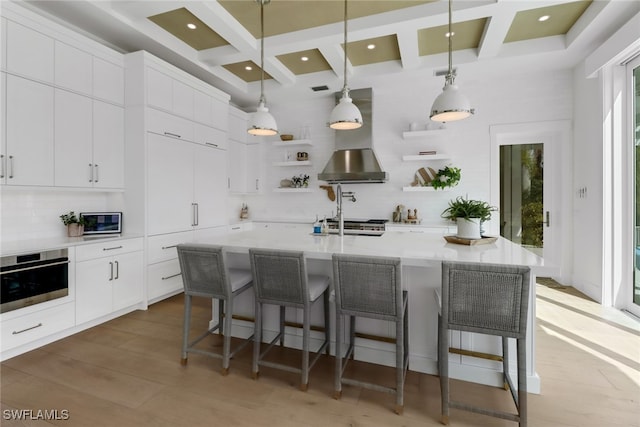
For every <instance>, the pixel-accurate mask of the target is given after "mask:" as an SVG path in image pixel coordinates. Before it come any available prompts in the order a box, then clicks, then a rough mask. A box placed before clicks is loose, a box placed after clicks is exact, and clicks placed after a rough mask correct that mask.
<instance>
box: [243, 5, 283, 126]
mask: <svg viewBox="0 0 640 427" xmlns="http://www.w3.org/2000/svg"><path fill="white" fill-rule="evenodd" d="M256 1H257V2H258V3H260V101H259V102H258V108H257V109H256V112H255V113H253V114H252V115H251V119H249V127H248V128H247V132H249V134H251V135H257V136H270V135H275V134H277V133H278V125H277V124H276V119H274V118H273V116H272V115H271V113H269V109H268V108H267V106H266V105H267V99H266V98H265V96H264V5H265V4H267V3H269V1H270V0H256Z"/></svg>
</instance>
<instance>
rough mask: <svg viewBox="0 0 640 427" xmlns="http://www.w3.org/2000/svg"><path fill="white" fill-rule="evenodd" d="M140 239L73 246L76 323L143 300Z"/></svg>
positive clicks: (105, 314)
mask: <svg viewBox="0 0 640 427" xmlns="http://www.w3.org/2000/svg"><path fill="white" fill-rule="evenodd" d="M142 262H143V260H142V239H126V240H118V241H113V240H112V241H109V242H105V243H96V244H91V245H86V246H79V247H77V248H76V324H81V323H85V322H88V321H91V320H94V319H97V318H100V317H103V316H107V315H109V314H111V313H113V312H115V311H118V310H121V309H124V308H127V307H133V306H135V305H136V304H139V303H141V302H142V300H143V270H142V269H143V264H142Z"/></svg>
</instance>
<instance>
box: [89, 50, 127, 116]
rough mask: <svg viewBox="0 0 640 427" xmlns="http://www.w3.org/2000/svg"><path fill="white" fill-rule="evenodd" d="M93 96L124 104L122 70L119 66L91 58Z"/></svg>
mask: <svg viewBox="0 0 640 427" xmlns="http://www.w3.org/2000/svg"><path fill="white" fill-rule="evenodd" d="M93 96H94V97H95V98H98V99H101V100H104V101H110V102H113V103H116V104H118V105H123V104H124V69H123V67H122V66H121V65H116V64H114V63H112V62H109V61H105V60H104V59H101V58H98V57H96V56H94V57H93Z"/></svg>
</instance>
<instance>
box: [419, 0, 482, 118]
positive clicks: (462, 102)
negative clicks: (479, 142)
mask: <svg viewBox="0 0 640 427" xmlns="http://www.w3.org/2000/svg"><path fill="white" fill-rule="evenodd" d="M448 36H449V70H448V71H447V75H446V76H445V82H444V88H442V93H441V94H440V95H438V97H437V98H436V100H435V101H433V106H432V107H431V114H430V115H429V117H430V118H431V120H433V121H436V122H453V121H456V120H462V119H466V118H467V117H469V116H471V115H472V114H473V113H474V110H473V108H471V104H470V103H469V100H468V99H467V97H466V96H464V95H462V94H461V93H460V92H459V90H458V86H457V85H455V84H453V82H454V80H455V74H454V73H453V66H452V62H453V61H452V59H451V58H452V56H453V48H452V41H451V39H452V38H453V32H452V31H451V0H449V34H448Z"/></svg>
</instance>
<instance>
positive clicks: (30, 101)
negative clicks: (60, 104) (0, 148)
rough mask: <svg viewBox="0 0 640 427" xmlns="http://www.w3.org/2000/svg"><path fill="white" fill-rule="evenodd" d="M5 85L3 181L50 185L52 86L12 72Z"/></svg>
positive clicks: (51, 167) (52, 146)
mask: <svg viewBox="0 0 640 427" xmlns="http://www.w3.org/2000/svg"><path fill="white" fill-rule="evenodd" d="M6 86H7V87H6V92H5V93H6V103H7V105H6V132H7V133H6V152H5V153H4V154H5V156H6V159H5V163H6V165H7V166H6V184H10V185H38V186H39V185H49V186H50V185H53V165H54V163H53V158H54V153H53V151H54V145H53V134H54V131H53V112H54V109H53V105H54V90H53V88H52V87H51V86H47V85H44V84H40V83H37V82H34V81H32V80H27V79H23V78H21V77H17V76H14V75H7V82H6Z"/></svg>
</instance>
